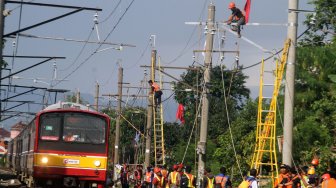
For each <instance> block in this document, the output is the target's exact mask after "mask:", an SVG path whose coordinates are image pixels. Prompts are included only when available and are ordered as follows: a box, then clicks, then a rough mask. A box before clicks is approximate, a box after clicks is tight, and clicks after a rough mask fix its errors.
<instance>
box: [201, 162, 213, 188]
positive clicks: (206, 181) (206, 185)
mask: <svg viewBox="0 0 336 188" xmlns="http://www.w3.org/2000/svg"><path fill="white" fill-rule="evenodd" d="M214 187H215V176H214V175H213V174H212V173H211V168H209V167H207V168H205V171H204V176H203V179H202V184H201V188H214Z"/></svg>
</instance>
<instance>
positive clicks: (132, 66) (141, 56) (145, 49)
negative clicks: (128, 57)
mask: <svg viewBox="0 0 336 188" xmlns="http://www.w3.org/2000/svg"><path fill="white" fill-rule="evenodd" d="M150 41H151V40H149V41H148V43H147V45H146V47H145V48H144V50H143V51H142V53H141V55H140V57H139V58H138V60H137V61H136V62H135V63H134V64H133V65H131V66H129V67H126V68H125V69H132V68H134V67H135V65H137V64H138V63H139V62H140V60H141V59H142V58H143V57H144V55H145V53H146V52H147V49H148V47H149V45H150V44H151V43H150Z"/></svg>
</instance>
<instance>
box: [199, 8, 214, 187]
mask: <svg viewBox="0 0 336 188" xmlns="http://www.w3.org/2000/svg"><path fill="white" fill-rule="evenodd" d="M214 23H215V5H214V4H212V3H211V4H210V5H209V7H208V20H207V28H208V31H207V34H206V44H205V61H204V66H205V71H204V84H205V88H203V92H202V117H201V118H202V119H201V130H200V141H199V143H198V146H197V153H198V174H197V187H200V186H201V185H200V182H201V178H202V177H203V175H204V167H205V162H206V161H205V158H206V143H207V141H206V140H207V135H208V114H209V100H208V94H209V88H208V86H209V82H210V71H211V67H212V48H213V37H214V34H215V28H214Z"/></svg>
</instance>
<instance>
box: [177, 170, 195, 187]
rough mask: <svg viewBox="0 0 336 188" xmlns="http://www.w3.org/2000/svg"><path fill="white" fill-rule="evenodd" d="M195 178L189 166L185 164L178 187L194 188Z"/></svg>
mask: <svg viewBox="0 0 336 188" xmlns="http://www.w3.org/2000/svg"><path fill="white" fill-rule="evenodd" d="M195 186H196V178H195V176H194V175H192V174H191V166H189V165H187V166H185V172H184V173H183V175H182V176H181V180H180V187H181V188H195Z"/></svg>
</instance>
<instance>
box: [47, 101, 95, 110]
mask: <svg viewBox="0 0 336 188" xmlns="http://www.w3.org/2000/svg"><path fill="white" fill-rule="evenodd" d="M59 109H64V110H65V109H77V110H85V111H91V112H97V111H96V110H95V109H93V108H91V107H90V106H85V105H82V104H78V103H73V102H62V101H60V102H58V103H56V104H52V105H50V106H47V107H46V108H44V109H43V110H42V111H49V110H59Z"/></svg>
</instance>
